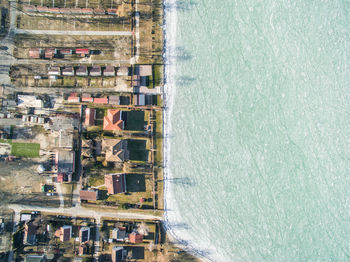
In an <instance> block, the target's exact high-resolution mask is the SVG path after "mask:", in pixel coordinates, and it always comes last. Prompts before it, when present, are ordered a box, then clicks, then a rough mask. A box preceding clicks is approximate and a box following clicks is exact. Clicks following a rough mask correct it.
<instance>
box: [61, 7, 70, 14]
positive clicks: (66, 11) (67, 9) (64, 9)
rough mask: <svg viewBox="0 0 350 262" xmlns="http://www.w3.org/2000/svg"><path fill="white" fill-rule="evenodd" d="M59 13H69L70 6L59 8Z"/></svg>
mask: <svg viewBox="0 0 350 262" xmlns="http://www.w3.org/2000/svg"><path fill="white" fill-rule="evenodd" d="M60 13H61V14H70V13H71V10H70V8H60Z"/></svg>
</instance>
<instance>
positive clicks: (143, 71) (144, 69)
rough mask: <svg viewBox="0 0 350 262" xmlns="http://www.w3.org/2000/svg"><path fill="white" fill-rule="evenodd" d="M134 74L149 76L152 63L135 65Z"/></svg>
mask: <svg viewBox="0 0 350 262" xmlns="http://www.w3.org/2000/svg"><path fill="white" fill-rule="evenodd" d="M135 74H136V75H139V76H151V75H152V65H138V66H136V67H135Z"/></svg>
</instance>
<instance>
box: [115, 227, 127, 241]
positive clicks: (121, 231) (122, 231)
mask: <svg viewBox="0 0 350 262" xmlns="http://www.w3.org/2000/svg"><path fill="white" fill-rule="evenodd" d="M112 238H113V239H115V240H116V241H125V239H126V228H125V227H117V228H114V229H113V230H112Z"/></svg>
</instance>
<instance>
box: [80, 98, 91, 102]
mask: <svg viewBox="0 0 350 262" xmlns="http://www.w3.org/2000/svg"><path fill="white" fill-rule="evenodd" d="M81 101H83V102H94V98H93V97H83V98H82V99H81Z"/></svg>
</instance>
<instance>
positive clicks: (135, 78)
mask: <svg viewBox="0 0 350 262" xmlns="http://www.w3.org/2000/svg"><path fill="white" fill-rule="evenodd" d="M132 85H133V87H139V86H140V85H141V77H140V76H139V75H133V76H132Z"/></svg>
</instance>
